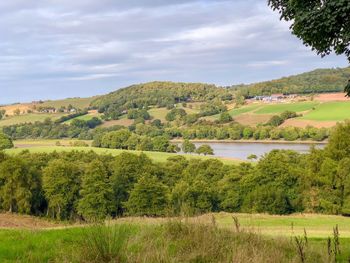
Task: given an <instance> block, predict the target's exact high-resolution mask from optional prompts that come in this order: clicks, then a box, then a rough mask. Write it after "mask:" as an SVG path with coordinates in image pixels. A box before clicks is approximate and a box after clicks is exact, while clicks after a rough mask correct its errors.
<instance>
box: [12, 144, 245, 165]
mask: <svg viewBox="0 0 350 263" xmlns="http://www.w3.org/2000/svg"><path fill="white" fill-rule="evenodd" d="M44 142H45V141H44V140H40V141H39V142H38V143H39V145H40V146H36V145H35V143H33V144H31V145H30V143H31V142H30V141H27V142H26V141H21V143H22V145H23V146H24V147H21V148H14V149H9V150H6V153H9V154H19V153H20V152H22V151H23V150H28V151H29V152H31V153H52V152H54V151H56V152H69V151H83V152H88V151H94V152H96V153H97V154H111V155H113V156H117V155H119V154H121V153H123V152H130V153H135V154H140V153H141V152H140V151H129V150H118V149H105V148H96V147H71V146H64V147H63V146H54V145H49V146H43V143H44ZM17 143H19V142H17ZM143 153H144V154H146V155H147V156H148V157H149V158H151V159H152V160H154V161H155V162H165V161H167V159H168V158H169V157H172V156H176V155H178V154H175V153H163V152H143ZM182 156H185V157H186V158H187V159H200V160H209V159H218V160H220V161H222V162H223V163H224V164H231V165H232V164H239V163H242V162H243V161H240V160H234V159H232V160H231V159H223V158H218V157H209V156H199V155H190V154H183V155H182Z"/></svg>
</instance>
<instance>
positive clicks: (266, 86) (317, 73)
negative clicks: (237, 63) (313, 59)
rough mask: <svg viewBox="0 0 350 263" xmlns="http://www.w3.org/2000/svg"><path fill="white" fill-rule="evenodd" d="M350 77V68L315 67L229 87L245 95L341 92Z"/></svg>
mask: <svg viewBox="0 0 350 263" xmlns="http://www.w3.org/2000/svg"><path fill="white" fill-rule="evenodd" d="M349 78H350V68H349V67H347V68H335V69H317V70H314V71H311V72H306V73H302V74H299V75H295V76H290V77H284V78H281V79H276V80H271V81H266V82H259V83H253V84H249V85H244V84H242V85H234V86H232V87H231V89H233V90H235V91H236V92H239V93H240V94H241V95H243V96H245V97H252V96H260V95H271V94H273V93H283V94H312V93H326V92H342V91H343V90H344V87H345V86H346V84H347V82H348V80H349Z"/></svg>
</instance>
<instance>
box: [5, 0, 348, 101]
mask: <svg viewBox="0 0 350 263" xmlns="http://www.w3.org/2000/svg"><path fill="white" fill-rule="evenodd" d="M266 2H267V1H265V0H229V1H228V0H177V1H175V0H127V1H126V0H9V1H1V2H0V32H1V35H0V90H1V95H0V103H9V102H17V101H22V102H23V101H31V100H35V99H55V98H65V97H74V96H81V97H87V96H91V95H96V94H103V93H106V92H109V91H112V90H115V89H117V88H120V87H124V86H126V85H129V84H133V83H140V82H147V81H152V80H172V81H185V82H208V83H215V84H218V85H231V84H238V83H251V82H256V81H261V80H269V79H272V78H279V77H282V76H287V75H291V74H296V73H301V72H304V71H308V70H312V69H315V68H327V67H344V66H347V61H346V59H345V57H342V56H339V57H336V56H330V57H327V58H324V59H321V58H320V57H318V56H317V55H316V54H315V53H313V52H312V51H310V50H309V49H308V48H306V47H304V46H303V45H302V43H301V42H300V41H299V40H298V39H296V38H295V37H294V36H292V35H291V34H290V32H289V29H288V24H286V23H284V22H281V21H279V18H278V14H275V13H273V12H272V11H271V10H270V9H269V8H268V7H267V3H266Z"/></svg>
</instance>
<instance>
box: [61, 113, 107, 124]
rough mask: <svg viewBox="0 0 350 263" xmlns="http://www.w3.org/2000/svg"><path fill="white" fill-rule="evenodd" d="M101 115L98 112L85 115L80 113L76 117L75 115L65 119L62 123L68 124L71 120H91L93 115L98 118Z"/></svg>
mask: <svg viewBox="0 0 350 263" xmlns="http://www.w3.org/2000/svg"><path fill="white" fill-rule="evenodd" d="M101 115H102V114H99V113H98V114H95V113H93V114H85V115H82V116H78V117H76V118H74V119H70V120H68V121H65V122H64V123H66V124H70V123H71V122H72V121H73V120H82V121H89V120H91V119H92V118H94V117H97V118H100V116H101Z"/></svg>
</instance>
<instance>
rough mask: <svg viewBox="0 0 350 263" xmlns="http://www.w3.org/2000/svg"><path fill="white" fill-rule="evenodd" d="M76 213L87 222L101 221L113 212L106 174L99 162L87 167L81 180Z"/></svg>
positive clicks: (96, 161) (109, 185)
mask: <svg viewBox="0 0 350 263" xmlns="http://www.w3.org/2000/svg"><path fill="white" fill-rule="evenodd" d="M80 196H81V198H80V200H79V203H78V213H79V214H80V215H82V216H83V217H84V218H85V219H87V220H103V219H105V218H106V216H107V215H110V214H111V212H112V210H113V202H112V199H113V191H112V186H111V184H110V183H109V180H108V173H107V170H106V168H105V167H104V165H103V163H102V162H101V161H98V160H95V161H93V162H91V163H90V164H89V165H88V166H87V167H86V171H85V174H84V176H83V178H82V185H81V190H80Z"/></svg>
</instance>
